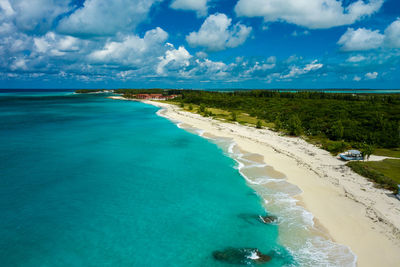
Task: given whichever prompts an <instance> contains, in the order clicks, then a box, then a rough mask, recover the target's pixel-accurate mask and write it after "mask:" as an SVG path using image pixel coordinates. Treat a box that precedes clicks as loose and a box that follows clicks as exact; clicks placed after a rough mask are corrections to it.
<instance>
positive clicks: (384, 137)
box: [180, 90, 400, 150]
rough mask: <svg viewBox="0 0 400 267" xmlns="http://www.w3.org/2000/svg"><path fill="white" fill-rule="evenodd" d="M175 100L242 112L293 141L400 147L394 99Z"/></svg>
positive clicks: (225, 96)
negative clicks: (305, 139)
mask: <svg viewBox="0 0 400 267" xmlns="http://www.w3.org/2000/svg"><path fill="white" fill-rule="evenodd" d="M180 94H181V95H182V98H181V100H180V101H182V102H183V103H192V104H197V105H200V104H202V105H205V106H207V107H214V108H220V109H224V110H229V111H231V112H245V113H248V114H250V115H251V116H254V117H257V118H259V119H262V120H265V121H267V122H273V123H274V124H275V127H276V128H277V129H278V130H284V131H287V132H288V133H289V134H292V135H301V134H304V135H308V136H319V137H326V138H328V139H330V140H335V141H343V142H348V143H350V144H351V146H353V147H360V146H362V145H365V144H369V145H373V146H375V147H384V148H394V147H399V145H400V130H399V121H400V96H398V95H377V94H374V95H372V94H337V93H336V94H335V93H323V92H296V93H289V92H277V91H267V90H253V91H235V92H227V93H222V92H209V91H190V90H184V91H181V92H180ZM340 144H342V146H345V144H344V143H340V142H339V145H340ZM344 148H345V147H344ZM332 150H333V149H332ZM338 150H340V147H339V148H338Z"/></svg>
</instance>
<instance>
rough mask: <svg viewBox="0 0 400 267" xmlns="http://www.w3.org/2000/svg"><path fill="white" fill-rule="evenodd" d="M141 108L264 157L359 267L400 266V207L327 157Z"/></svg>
mask: <svg viewBox="0 0 400 267" xmlns="http://www.w3.org/2000/svg"><path fill="white" fill-rule="evenodd" d="M110 98H113V99H120V100H124V98H123V97H110ZM141 102H144V103H146V104H151V105H155V106H157V107H160V108H162V109H163V110H162V114H160V115H162V116H164V117H166V118H168V119H170V120H172V121H175V122H176V121H179V122H180V123H184V124H185V125H188V126H189V127H193V128H196V129H200V130H202V131H203V132H204V135H211V136H216V137H223V138H230V139H232V140H233V141H234V142H235V143H236V144H237V145H238V149H244V150H245V151H247V152H250V153H255V154H257V155H261V156H262V162H263V163H266V164H268V166H270V167H272V168H273V171H276V172H279V173H283V174H284V175H285V176H286V181H287V182H288V183H290V184H292V185H296V186H297V187H298V188H300V189H301V193H300V194H297V195H295V196H294V197H293V198H294V199H296V200H297V202H296V204H295V205H297V206H303V207H304V208H305V209H306V210H307V211H309V212H311V214H312V215H313V223H314V225H315V228H317V229H318V230H319V231H320V232H321V234H322V233H323V234H324V235H325V236H327V237H328V238H330V239H332V241H334V242H337V243H339V244H342V245H345V246H347V247H349V248H350V249H351V250H352V251H353V252H354V253H355V254H356V256H357V265H358V266H397V265H398V262H400V254H399V253H398V251H400V230H399V229H400V203H399V201H398V200H397V199H396V198H394V197H391V196H390V195H389V191H386V190H383V189H378V188H375V187H374V186H373V184H372V183H371V182H369V181H367V180H366V179H365V178H364V177H361V176H359V175H358V174H356V173H354V172H352V171H351V170H350V169H349V168H348V167H347V166H345V165H344V163H343V162H342V161H339V160H337V159H336V158H335V157H333V156H331V155H330V154H329V153H328V152H326V151H324V150H322V149H319V148H317V147H315V146H313V145H311V144H309V143H307V142H305V141H304V140H302V139H300V138H295V137H285V136H280V135H279V134H278V133H276V132H273V131H270V130H267V129H261V130H260V129H256V128H254V127H248V126H243V125H239V124H235V123H225V122H221V121H217V120H213V119H210V118H205V117H202V116H201V115H198V114H193V113H189V112H186V111H182V110H181V109H180V108H179V107H177V106H174V105H170V104H166V103H160V102H154V101H141ZM205 138H207V137H205Z"/></svg>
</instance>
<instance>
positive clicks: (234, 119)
mask: <svg viewBox="0 0 400 267" xmlns="http://www.w3.org/2000/svg"><path fill="white" fill-rule="evenodd" d="M231 119H232V121H236V120H237V114H236V112H235V111H232V113H231Z"/></svg>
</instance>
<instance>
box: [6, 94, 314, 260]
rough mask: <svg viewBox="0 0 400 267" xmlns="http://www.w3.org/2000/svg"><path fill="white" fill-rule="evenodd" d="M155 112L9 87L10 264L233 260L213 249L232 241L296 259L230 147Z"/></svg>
mask: <svg viewBox="0 0 400 267" xmlns="http://www.w3.org/2000/svg"><path fill="white" fill-rule="evenodd" d="M156 111H157V108H155V107H152V106H149V105H145V104H142V103H138V102H130V101H116V100H111V99H106V98H104V97H103V96H101V95H74V94H71V93H60V92H58V93H51V94H48V93H34V94H33V93H29V94H26V93H12V94H4V95H1V94H0V174H1V179H0V209H1V219H0V237H1V238H0V262H1V266H105V265H107V266H225V265H227V266H232V265H229V264H226V263H223V262H219V261H216V260H215V259H214V258H213V256H212V254H213V252H214V251H216V250H223V249H225V248H228V247H234V248H258V249H259V250H260V251H261V252H263V253H267V254H270V255H273V257H272V260H271V262H269V263H268V266H291V265H297V264H298V263H297V262H296V260H295V259H294V258H296V252H292V253H293V254H292V253H290V252H289V250H290V248H289V247H288V249H286V248H285V247H284V246H282V245H280V242H281V240H282V238H281V236H282V229H281V226H278V225H277V224H270V225H266V224H262V223H261V222H260V221H259V220H258V215H265V214H266V212H265V207H264V206H263V205H262V204H263V201H264V200H263V199H262V198H261V197H260V196H261V195H260V193H258V195H257V194H256V191H255V190H254V189H253V188H250V187H248V186H247V184H246V181H245V179H243V178H242V176H241V175H240V173H239V172H238V170H237V169H235V166H237V162H236V161H234V160H233V159H231V158H229V157H228V156H227V155H228V154H227V152H226V151H225V152H224V148H223V146H218V145H216V144H214V143H212V142H209V141H208V140H206V139H204V138H202V137H200V136H198V135H195V134H192V133H190V132H187V131H185V130H182V129H179V128H178V127H176V126H175V125H174V124H173V123H171V122H170V121H168V120H166V119H164V118H162V117H159V116H157V115H156ZM267 193H268V192H267ZM267 193H266V194H267ZM271 194H273V192H271ZM259 195H260V196H259ZM262 197H264V195H262ZM271 201H272V200H271ZM276 207H278V206H276ZM271 213H279V212H278V210H276V211H275V210H271ZM298 242H300V243H301V242H302V241H298ZM317 250H318V249H317ZM293 255H294V256H293Z"/></svg>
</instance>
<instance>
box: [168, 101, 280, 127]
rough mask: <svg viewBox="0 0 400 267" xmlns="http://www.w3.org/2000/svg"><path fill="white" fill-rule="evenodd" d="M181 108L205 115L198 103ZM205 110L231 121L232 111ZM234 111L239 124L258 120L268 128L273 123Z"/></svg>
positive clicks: (173, 102) (171, 102)
mask: <svg viewBox="0 0 400 267" xmlns="http://www.w3.org/2000/svg"><path fill="white" fill-rule="evenodd" d="M162 102H164V103H168V104H174V105H178V106H180V102H176V101H162ZM189 106H191V107H192V109H189ZM183 109H184V110H185V111H188V112H192V113H198V114H201V115H203V116H204V115H205V114H203V113H204V112H201V111H200V105H196V104H186V103H185V104H184V107H183ZM206 111H207V114H211V115H209V116H211V117H213V118H214V119H218V120H222V121H232V112H230V111H228V110H224V109H219V108H211V107H206ZM235 112H236V122H238V123H240V124H244V125H250V126H254V127H256V126H257V122H258V121H260V122H261V126H262V127H268V128H273V127H274V124H273V123H271V122H267V121H265V120H260V119H258V118H256V117H253V116H250V115H249V114H247V113H245V112H240V111H235Z"/></svg>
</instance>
